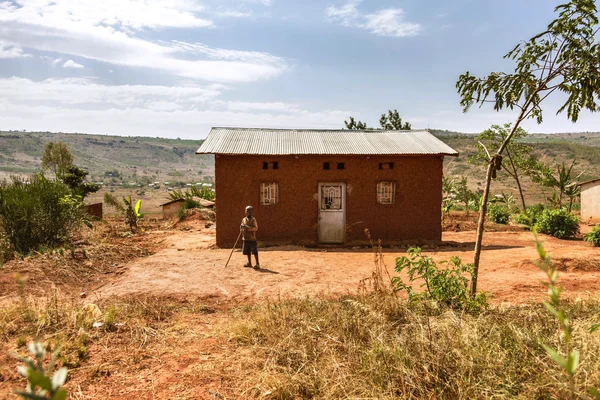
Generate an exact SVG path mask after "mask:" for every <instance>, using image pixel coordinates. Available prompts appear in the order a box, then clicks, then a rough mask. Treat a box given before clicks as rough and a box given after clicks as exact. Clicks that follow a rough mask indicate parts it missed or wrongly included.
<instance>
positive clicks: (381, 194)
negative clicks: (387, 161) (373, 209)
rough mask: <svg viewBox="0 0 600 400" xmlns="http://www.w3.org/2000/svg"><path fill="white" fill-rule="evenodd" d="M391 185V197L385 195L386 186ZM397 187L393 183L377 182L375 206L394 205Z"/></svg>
mask: <svg viewBox="0 0 600 400" xmlns="http://www.w3.org/2000/svg"><path fill="white" fill-rule="evenodd" d="M387 185H391V195H388V194H387V193H386V186H387ZM397 188H398V185H397V184H396V182H394V181H379V182H377V188H376V196H377V204H382V205H394V204H396V189H397ZM387 199H389V200H387Z"/></svg>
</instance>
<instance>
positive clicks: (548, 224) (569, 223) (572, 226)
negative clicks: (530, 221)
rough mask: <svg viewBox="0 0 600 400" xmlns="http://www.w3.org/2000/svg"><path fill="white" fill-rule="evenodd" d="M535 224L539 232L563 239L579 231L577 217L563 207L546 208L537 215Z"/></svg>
mask: <svg viewBox="0 0 600 400" xmlns="http://www.w3.org/2000/svg"><path fill="white" fill-rule="evenodd" d="M535 226H536V228H537V231H538V232H540V233H545V234H547V235H552V236H554V237H555V238H558V239H564V238H569V237H573V236H575V235H576V234H577V233H579V218H577V217H576V216H575V215H573V214H572V213H570V212H568V211H567V210H566V209H564V208H559V209H555V210H550V209H546V210H544V211H543V212H542V214H541V215H540V216H539V217H538V221H537V223H536V225H535Z"/></svg>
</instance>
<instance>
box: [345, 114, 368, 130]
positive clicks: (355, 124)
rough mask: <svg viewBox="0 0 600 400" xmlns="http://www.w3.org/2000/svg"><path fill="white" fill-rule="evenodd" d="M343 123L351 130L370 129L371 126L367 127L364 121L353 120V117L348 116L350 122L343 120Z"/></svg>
mask: <svg viewBox="0 0 600 400" xmlns="http://www.w3.org/2000/svg"><path fill="white" fill-rule="evenodd" d="M344 124H345V125H346V129H350V130H353V131H364V130H367V129H372V128H367V124H366V123H364V122H362V121H358V120H355V119H354V117H350V122H348V121H344Z"/></svg>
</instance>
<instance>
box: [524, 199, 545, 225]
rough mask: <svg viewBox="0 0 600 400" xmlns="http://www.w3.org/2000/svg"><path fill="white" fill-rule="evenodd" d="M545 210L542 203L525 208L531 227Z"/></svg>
mask: <svg viewBox="0 0 600 400" xmlns="http://www.w3.org/2000/svg"><path fill="white" fill-rule="evenodd" d="M545 209H546V206H545V205H543V204H542V203H538V204H534V205H532V206H529V207H527V216H528V217H529V218H530V219H531V223H532V225H535V223H536V222H537V220H538V218H539V217H540V215H542V213H543V212H544V210H545Z"/></svg>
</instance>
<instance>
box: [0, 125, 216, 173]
mask: <svg viewBox="0 0 600 400" xmlns="http://www.w3.org/2000/svg"><path fill="white" fill-rule="evenodd" d="M51 141H52V142H57V141H62V142H65V143H66V144H67V146H68V147H69V149H71V152H72V153H73V156H74V157H75V164H77V165H78V166H80V167H82V168H84V169H86V170H88V171H89V172H90V178H91V180H93V181H94V182H104V183H106V184H109V183H124V184H129V183H150V182H155V181H160V182H164V181H180V182H193V183H196V182H201V181H210V180H212V176H213V175H214V166H213V157H212V156H210V155H196V154H195V152H196V150H197V149H198V147H199V146H200V144H201V143H202V140H181V139H162V138H149V137H121V136H104V135H87V134H79V133H51V132H14V131H12V132H5V131H4V132H1V131H0V178H2V177H7V176H8V175H11V174H15V173H17V174H21V175H25V174H31V173H34V172H37V171H39V168H40V161H41V157H42V154H43V151H44V147H45V146H46V144H47V143H48V142H51Z"/></svg>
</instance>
